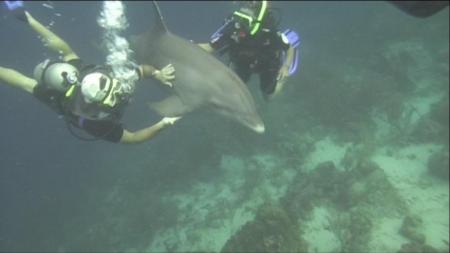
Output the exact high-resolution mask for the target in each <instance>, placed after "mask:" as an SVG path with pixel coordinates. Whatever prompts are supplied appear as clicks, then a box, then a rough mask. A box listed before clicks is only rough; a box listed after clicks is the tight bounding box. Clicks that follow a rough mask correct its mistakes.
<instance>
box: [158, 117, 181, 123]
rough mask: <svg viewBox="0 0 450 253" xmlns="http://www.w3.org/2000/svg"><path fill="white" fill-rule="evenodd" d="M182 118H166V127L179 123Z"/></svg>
mask: <svg viewBox="0 0 450 253" xmlns="http://www.w3.org/2000/svg"><path fill="white" fill-rule="evenodd" d="M179 119H181V117H165V118H163V119H162V120H163V121H164V123H165V124H166V125H173V124H174V123H175V122H177V121H178V120H179Z"/></svg>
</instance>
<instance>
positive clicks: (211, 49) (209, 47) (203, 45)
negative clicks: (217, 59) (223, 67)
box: [197, 43, 214, 53]
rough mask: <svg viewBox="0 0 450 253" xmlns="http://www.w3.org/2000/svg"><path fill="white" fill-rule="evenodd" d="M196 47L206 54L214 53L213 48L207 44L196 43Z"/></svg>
mask: <svg viewBox="0 0 450 253" xmlns="http://www.w3.org/2000/svg"><path fill="white" fill-rule="evenodd" d="M197 45H198V46H199V47H201V48H202V49H203V50H205V51H206V52H208V53H212V52H214V48H213V47H212V46H211V44H209V43H198V44H197Z"/></svg>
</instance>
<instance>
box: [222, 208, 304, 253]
mask: <svg viewBox="0 0 450 253" xmlns="http://www.w3.org/2000/svg"><path fill="white" fill-rule="evenodd" d="M299 232H300V228H299V227H298V225H297V223H296V222H295V221H294V220H292V219H291V218H290V217H289V216H288V214H287V213H286V212H285V211H284V210H283V208H282V207H281V206H280V205H278V204H274V203H266V204H263V205H262V206H261V207H260V208H259V209H258V211H257V214H256V217H255V219H254V220H253V221H250V222H248V223H246V224H245V225H244V226H243V227H242V228H241V229H240V230H239V231H238V232H237V233H236V234H234V235H233V236H232V237H230V239H229V240H228V241H227V242H226V244H225V245H224V247H223V248H222V250H221V252H306V243H305V242H304V241H303V240H302V239H301V237H300V236H299V234H300V233H299Z"/></svg>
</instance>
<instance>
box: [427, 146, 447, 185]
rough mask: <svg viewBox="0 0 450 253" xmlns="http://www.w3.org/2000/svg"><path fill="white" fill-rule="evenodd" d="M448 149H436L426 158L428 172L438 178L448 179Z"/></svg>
mask: <svg viewBox="0 0 450 253" xmlns="http://www.w3.org/2000/svg"><path fill="white" fill-rule="evenodd" d="M448 160H449V155H448V150H447V151H444V150H441V151H438V152H436V153H434V154H432V155H431V156H430V158H428V172H429V173H430V174H431V175H433V176H435V177H438V178H442V179H444V180H447V181H448V179H449V178H448V176H449V167H448Z"/></svg>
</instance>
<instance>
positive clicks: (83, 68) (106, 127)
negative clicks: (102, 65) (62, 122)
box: [33, 59, 124, 142]
mask: <svg viewBox="0 0 450 253" xmlns="http://www.w3.org/2000/svg"><path fill="white" fill-rule="evenodd" d="M68 63H69V64H72V65H73V66H75V67H76V68H77V69H78V71H79V72H80V73H81V77H83V76H84V75H86V74H87V73H89V71H92V69H93V67H94V66H93V65H84V64H83V62H82V61H81V60H80V59H75V60H71V61H69V62H68ZM33 95H34V96H35V97H36V98H37V99H39V100H40V101H41V102H43V103H44V104H46V105H47V106H49V107H50V108H51V109H52V110H54V111H55V112H57V113H58V114H60V115H62V116H63V117H64V118H65V119H66V120H67V121H68V123H70V124H71V125H72V126H75V127H77V128H80V129H83V130H84V131H86V132H87V133H89V134H90V135H92V136H94V137H96V138H99V139H103V140H106V141H110V142H119V141H120V139H121V138H122V135H123V131H124V128H123V127H122V124H121V123H120V122H119V120H118V119H119V116H117V117H115V118H113V119H106V120H92V119H87V118H84V117H82V116H79V115H76V114H74V113H72V112H71V111H70V109H69V108H68V107H67V98H66V97H65V93H64V92H60V91H55V90H52V89H49V88H48V87H47V86H46V85H45V84H42V83H39V84H38V85H36V87H35V88H34V90H33ZM117 109H118V110H119V109H120V110H121V109H123V108H117ZM121 111H122V110H121Z"/></svg>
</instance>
